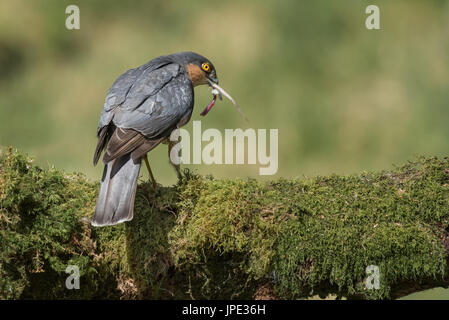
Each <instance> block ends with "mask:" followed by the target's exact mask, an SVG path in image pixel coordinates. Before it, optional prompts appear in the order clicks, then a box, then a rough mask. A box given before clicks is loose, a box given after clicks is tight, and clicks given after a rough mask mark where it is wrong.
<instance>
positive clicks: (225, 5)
mask: <svg viewBox="0 0 449 320" xmlns="http://www.w3.org/2000/svg"><path fill="white" fill-rule="evenodd" d="M70 4H76V5H78V6H79V8H80V11H81V29H80V30H73V31H70V30H67V29H66V28H65V19H66V17H67V15H66V13H65V8H66V7H67V6H68V5H70ZM369 4H377V5H378V6H379V7H380V11H381V12H380V13H381V15H380V18H381V30H367V29H366V28H365V19H366V17H367V15H366V14H365V8H366V6H367V5H369ZM183 50H192V51H196V52H198V53H200V54H203V55H205V56H206V57H208V58H209V59H211V60H212V62H213V63H214V64H215V67H216V68H217V71H218V75H219V78H220V84H221V85H222V86H223V87H224V88H225V89H226V90H228V91H229V92H230V93H231V94H232V95H233V96H234V98H235V99H236V100H237V101H238V102H239V104H240V105H241V107H242V109H243V110H244V111H245V113H246V114H247V115H248V117H249V118H250V120H251V122H250V123H249V124H247V123H246V122H245V121H244V120H242V118H241V117H240V115H239V114H238V112H236V110H235V109H234V108H233V107H232V105H231V104H230V103H229V102H227V101H225V102H219V103H218V105H217V106H216V107H215V108H214V109H213V110H212V112H211V113H209V114H208V115H207V117H205V118H203V117H200V115H199V113H200V112H201V111H202V109H203V108H204V107H205V106H206V105H207V103H208V102H209V101H210V91H209V90H208V89H207V88H206V87H199V88H197V89H196V107H195V110H194V114H193V117H192V120H200V119H201V120H203V122H202V127H203V130H204V129H205V128H208V127H214V128H218V129H220V130H224V129H225V128H239V127H241V128H247V127H252V128H267V129H269V128H278V129H279V171H278V174H277V176H283V177H292V176H302V175H304V174H305V175H316V174H328V173H339V174H347V173H354V172H358V171H360V170H378V169H384V168H389V167H391V165H392V164H400V163H402V162H404V161H406V160H408V159H411V158H413V157H414V156H415V155H418V154H427V155H447V150H448V147H449V139H448V136H449V125H448V120H449V108H448V103H447V102H448V101H449V90H448V80H449V73H448V71H449V68H448V63H449V1H418V0H416V1H410V0H407V1H399V0H397V1H376V2H372V1H345V2H343V1H330V0H328V1H324V0H320V1H313V2H312V1H307V2H306V1H275V0H268V1H260V0H254V1H245V2H241V1H129V2H125V1H87V0H83V1H75V0H70V1H61V0H42V1H25V0H23V1H2V2H1V4H0V70H1V72H0V145H13V146H15V147H17V148H19V149H20V150H21V151H25V152H28V153H30V154H31V155H32V156H34V157H35V158H36V161H37V162H38V163H39V164H42V165H48V164H52V165H55V166H57V167H59V168H63V169H65V170H69V171H81V172H84V173H86V174H87V176H88V177H89V178H91V179H98V178H99V176H100V174H101V170H102V168H101V166H99V167H97V168H94V167H93V166H92V154H93V150H94V148H95V145H96V137H95V132H96V127H97V123H98V119H99V115H100V111H101V108H102V106H103V101H104V98H105V95H106V92H107V90H108V88H109V87H110V86H111V84H112V83H113V81H114V80H115V79H116V78H117V77H118V76H119V75H120V74H121V73H123V72H124V71H126V70H127V69H129V68H134V67H136V66H139V65H141V64H143V63H145V62H147V61H148V60H150V59H152V58H154V57H156V56H159V55H162V54H168V53H173V52H177V51H183ZM191 127H192V122H190V124H189V125H188V126H187V127H186V129H188V130H191ZM150 158H151V160H152V163H153V166H154V170H155V171H156V172H157V173H156V178H157V179H158V181H159V182H162V183H166V184H169V183H174V182H175V181H176V175H175V174H174V172H173V171H172V169H171V167H170V165H169V163H168V158H167V150H166V147H165V146H164V147H160V148H157V149H156V150H155V151H154V152H152V153H151V155H150ZM190 167H195V168H196V169H198V170H199V171H200V172H201V173H210V174H214V175H215V176H218V177H241V176H258V168H259V166H257V165H252V166H242V165H240V166H238V165H234V166H229V165H228V166H225V165H222V166H219V165H217V166H207V165H200V166H190ZM265 178H267V177H265ZM268 178H272V177H268Z"/></svg>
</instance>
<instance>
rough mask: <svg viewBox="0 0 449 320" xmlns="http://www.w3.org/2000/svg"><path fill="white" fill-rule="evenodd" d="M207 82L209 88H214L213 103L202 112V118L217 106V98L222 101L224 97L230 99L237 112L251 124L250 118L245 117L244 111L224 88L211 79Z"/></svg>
mask: <svg viewBox="0 0 449 320" xmlns="http://www.w3.org/2000/svg"><path fill="white" fill-rule="evenodd" d="M206 79H207V81H208V82H209V86H211V87H212V95H213V98H212V101H211V102H210V103H209V104H208V106H207V107H206V109H204V110H203V112H201V115H202V116H205V115H206V114H207V113H208V112H209V111H210V110H211V109H212V107H213V106H214V105H215V102H216V101H217V97H219V98H220V100H223V97H222V95H223V96H225V97H226V98H228V99H229V100H230V101H231V102H232V104H233V105H234V107H235V108H236V109H237V111H238V112H239V113H240V114H241V116H242V117H243V118H244V119H245V120H246V121H248V122H249V120H248V118H247V117H246V116H245V114H244V113H243V112H242V110H241V109H240V107H239V106H238V104H237V102H235V100H234V98H232V97H231V95H230V94H229V93H227V92H226V91H225V90H224V89H223V88H222V87H220V86H219V85H218V84H217V83H215V82H214V81H212V80H210V79H209V78H206Z"/></svg>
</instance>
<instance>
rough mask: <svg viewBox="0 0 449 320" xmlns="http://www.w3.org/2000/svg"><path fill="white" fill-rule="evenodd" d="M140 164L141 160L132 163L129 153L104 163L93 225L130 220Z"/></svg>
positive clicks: (106, 224)
mask: <svg viewBox="0 0 449 320" xmlns="http://www.w3.org/2000/svg"><path fill="white" fill-rule="evenodd" d="M140 165H141V161H140V160H139V161H138V162H137V163H134V161H133V160H132V159H131V155H130V154H127V155H124V156H122V157H120V158H118V159H114V160H112V161H110V162H108V163H107V164H106V165H105V167H104V171H103V178H102V179H101V186H100V193H99V196H98V200H97V206H96V208H95V214H94V217H93V218H92V225H93V226H96V227H101V226H109V225H114V224H118V223H120V222H124V221H130V220H132V218H133V213H134V198H135V195H136V188H137V178H138V176H139V171H140Z"/></svg>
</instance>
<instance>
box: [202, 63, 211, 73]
mask: <svg viewBox="0 0 449 320" xmlns="http://www.w3.org/2000/svg"><path fill="white" fill-rule="evenodd" d="M201 68H203V70H204V71H206V72H209V71H210V64H209V63H207V62H205V63H203V64H202V65H201Z"/></svg>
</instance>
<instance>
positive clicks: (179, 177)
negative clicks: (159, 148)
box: [168, 140, 182, 180]
mask: <svg viewBox="0 0 449 320" xmlns="http://www.w3.org/2000/svg"><path fill="white" fill-rule="evenodd" d="M176 143H177V142H176V141H171V140H169V141H168V160H169V161H170V164H171V165H172V166H173V167H174V168H175V170H176V174H177V175H178V179H179V180H181V178H182V175H181V169H180V165H179V164H174V163H173V162H171V157H170V153H171V149H172V148H173V147H174V146H175V145H176Z"/></svg>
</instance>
